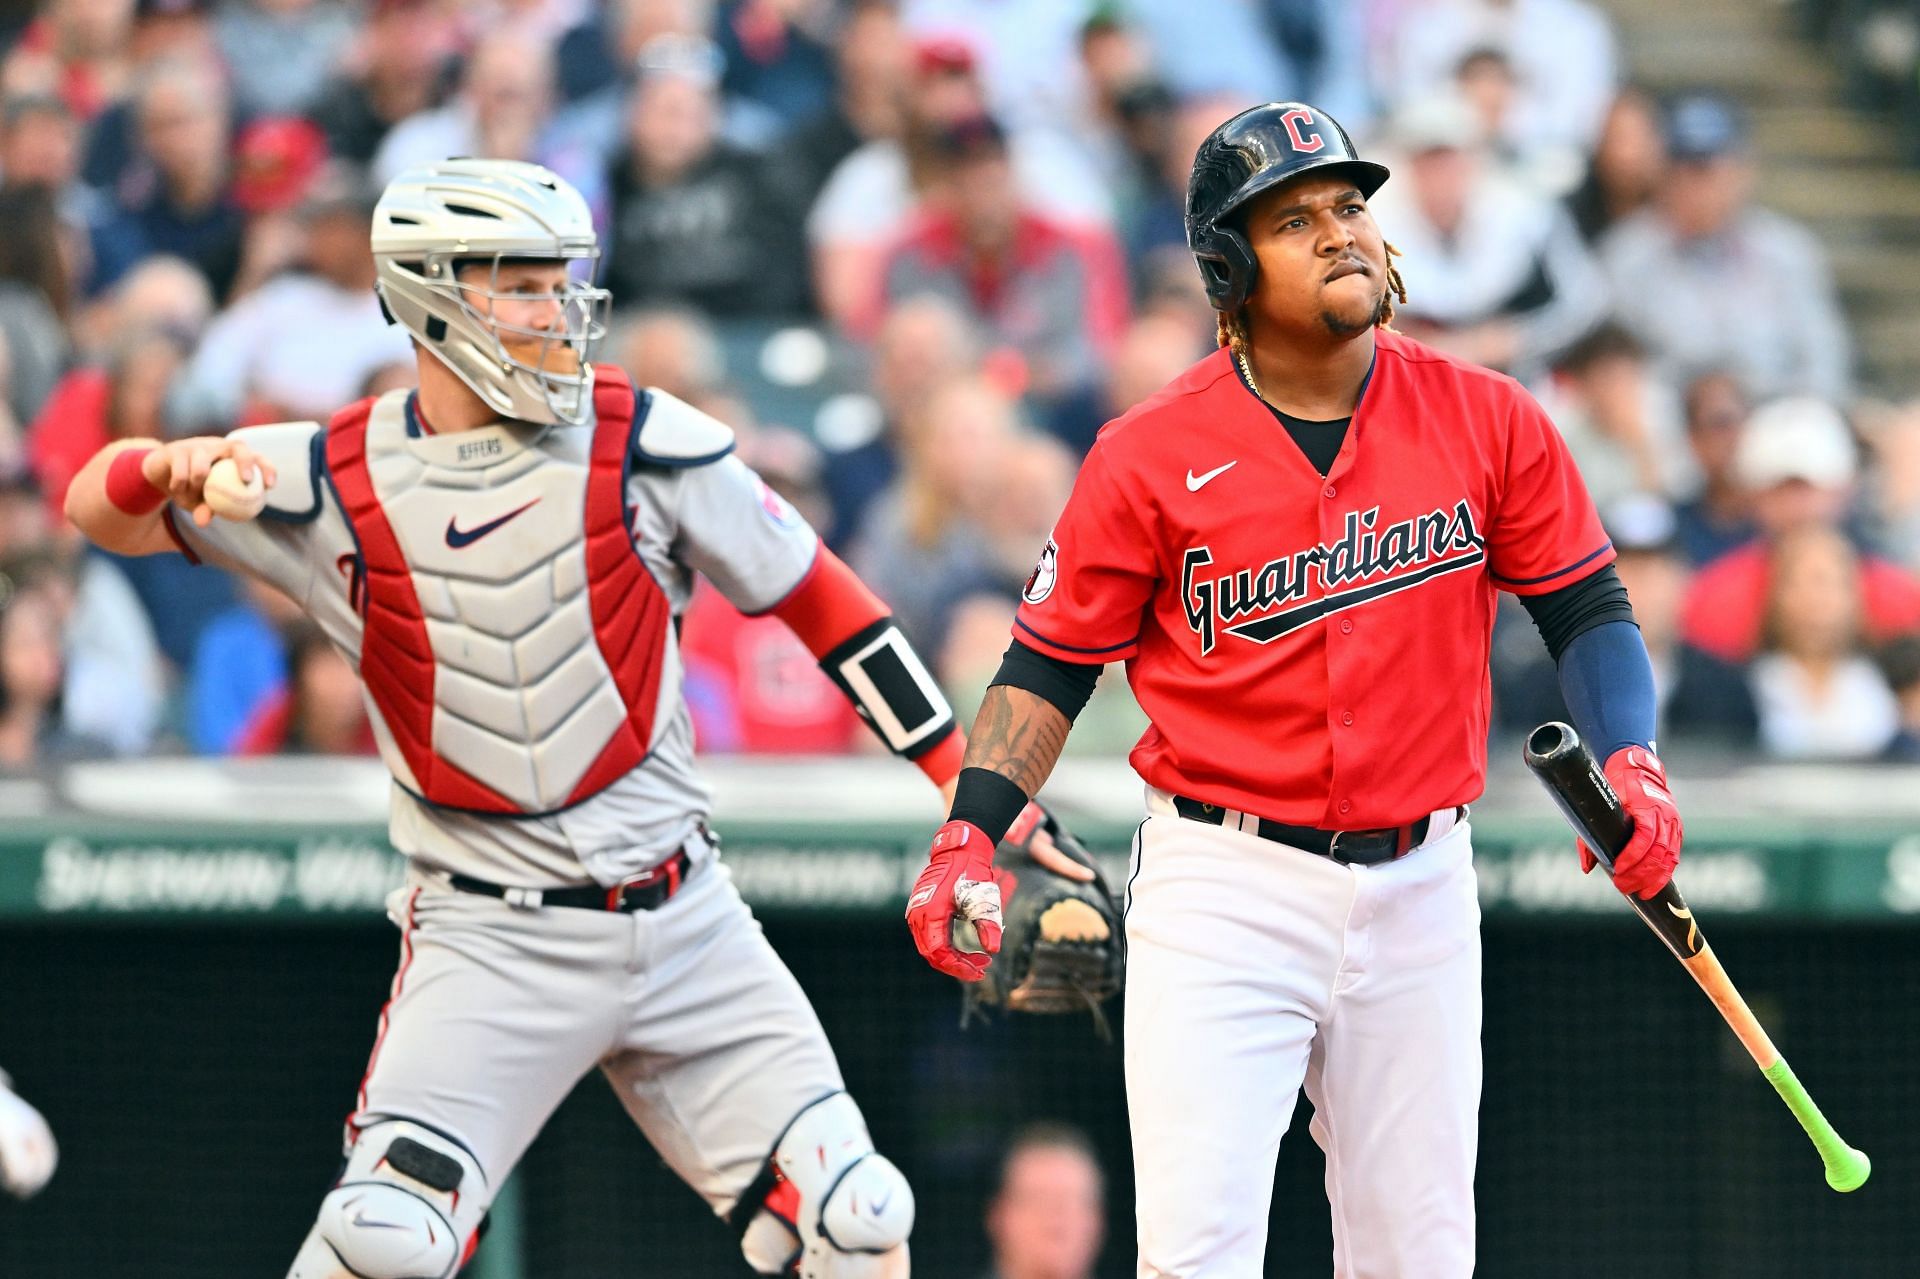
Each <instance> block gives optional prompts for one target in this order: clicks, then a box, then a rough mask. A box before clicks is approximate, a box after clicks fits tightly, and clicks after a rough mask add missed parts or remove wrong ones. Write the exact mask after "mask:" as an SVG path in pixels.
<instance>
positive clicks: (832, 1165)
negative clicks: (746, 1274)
mask: <svg viewBox="0 0 1920 1279" xmlns="http://www.w3.org/2000/svg"><path fill="white" fill-rule="evenodd" d="M733 1217H734V1221H735V1223H736V1224H737V1225H739V1227H740V1229H741V1238H740V1247H741V1251H742V1252H744V1253H745V1254H746V1258H747V1261H748V1262H749V1264H751V1265H752V1266H753V1268H754V1269H755V1270H757V1271H759V1272H760V1273H761V1274H786V1275H798V1276H800V1277H801V1279H907V1276H908V1275H909V1274H910V1273H911V1267H910V1264H909V1262H908V1259H907V1235H908V1234H909V1233H910V1232H911V1231H912V1229H913V1190H912V1189H911V1188H910V1187H909V1186H908V1185H907V1179H906V1178H905V1177H903V1176H901V1175H900V1170H899V1169H898V1168H896V1167H894V1166H893V1163H892V1161H891V1160H889V1159H888V1158H887V1157H886V1156H885V1155H882V1154H880V1153H879V1152H878V1151H876V1150H874V1148H873V1139H872V1138H871V1137H870V1136H868V1134H867V1123H866V1120H865V1119H863V1118H862V1117H861V1115H860V1108H859V1107H858V1106H856V1105H855V1104H854V1101H853V1098H851V1097H849V1096H848V1095H847V1094H846V1093H843V1092H840V1093H833V1094H831V1095H829V1096H827V1097H823V1098H821V1099H820V1100H819V1101H817V1102H814V1103H813V1104H812V1105H811V1106H808V1107H807V1108H806V1109H805V1110H803V1111H801V1112H800V1113H799V1115H797V1116H796V1117H795V1118H794V1120H793V1122H792V1123H790V1124H788V1125H787V1131H786V1132H785V1133H784V1134H782V1135H781V1138H780V1140H779V1142H778V1143H777V1144H776V1145H775V1146H774V1150H773V1159H772V1161H771V1163H770V1164H769V1165H768V1172H767V1174H766V1175H764V1176H763V1177H762V1178H761V1179H760V1180H758V1181H756V1182H755V1184H754V1186H753V1187H752V1188H750V1189H749V1190H748V1192H747V1193H746V1194H745V1195H743V1196H742V1197H741V1201H740V1203H739V1205H738V1206H736V1207H735V1209H734V1212H733Z"/></svg>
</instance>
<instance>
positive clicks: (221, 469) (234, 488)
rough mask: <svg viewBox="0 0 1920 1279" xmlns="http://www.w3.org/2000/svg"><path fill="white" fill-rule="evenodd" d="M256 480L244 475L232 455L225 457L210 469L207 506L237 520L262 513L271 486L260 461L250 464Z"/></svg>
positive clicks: (206, 494) (204, 493) (227, 518)
mask: <svg viewBox="0 0 1920 1279" xmlns="http://www.w3.org/2000/svg"><path fill="white" fill-rule="evenodd" d="M250 467H251V470H252V472H253V481H252V483H248V482H247V481H245V480H243V479H241V478H240V468H239V467H238V466H236V465H235V464H234V461H233V459H232V458H230V457H223V458H221V459H220V460H219V461H218V462H215V463H214V464H213V466H212V467H211V468H209V469H208V471H207V483H206V486H205V487H204V488H203V489H202V490H201V492H202V494H203V495H204V496H205V498H206V502H207V507H208V509H209V510H211V511H212V512H213V513H214V514H215V515H218V516H219V517H220V518H221V519H223V520H233V521H235V522H236V523H238V522H242V521H246V520H250V519H252V518H253V517H254V516H256V515H258V514H260V512H261V510H262V509H263V508H264V507H265V506H266V504H267V486H266V482H265V481H264V480H263V479H262V478H261V474H260V464H259V463H258V462H254V463H251V464H250Z"/></svg>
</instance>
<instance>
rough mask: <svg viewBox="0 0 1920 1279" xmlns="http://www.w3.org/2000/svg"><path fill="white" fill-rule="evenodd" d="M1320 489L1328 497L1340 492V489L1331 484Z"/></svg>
mask: <svg viewBox="0 0 1920 1279" xmlns="http://www.w3.org/2000/svg"><path fill="white" fill-rule="evenodd" d="M1320 491H1321V493H1323V494H1325V495H1326V496H1327V497H1332V496H1333V495H1334V494H1336V493H1338V492H1339V491H1340V490H1338V489H1336V488H1334V487H1333V485H1331V484H1329V485H1327V486H1326V487H1325V488H1323V489H1321V490H1320Z"/></svg>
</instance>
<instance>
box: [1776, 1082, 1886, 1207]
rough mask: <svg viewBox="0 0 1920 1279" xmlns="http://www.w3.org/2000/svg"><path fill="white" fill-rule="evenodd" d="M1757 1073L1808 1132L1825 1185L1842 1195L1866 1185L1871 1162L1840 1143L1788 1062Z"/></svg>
mask: <svg viewBox="0 0 1920 1279" xmlns="http://www.w3.org/2000/svg"><path fill="white" fill-rule="evenodd" d="M1760 1073H1761V1074H1763V1075H1765V1076H1766V1077H1767V1082H1768V1083H1770V1084H1772V1085H1773V1089H1774V1091H1775V1092H1777V1093H1779V1094H1780V1100H1782V1101H1784V1102H1786V1103H1787V1109H1788V1110H1791V1111H1792V1112H1793V1117H1794V1118H1795V1119H1798V1120H1799V1121H1800V1126H1801V1127H1802V1128H1805V1129H1806V1130H1807V1136H1809V1137H1811V1138H1813V1148H1814V1149H1815V1150H1818V1151H1819V1152H1820V1161H1821V1162H1822V1163H1824V1164H1826V1166H1827V1184H1828V1185H1829V1186H1832V1187H1833V1188H1834V1189H1835V1190H1838V1191H1839V1192H1840V1193H1841V1194H1845V1193H1847V1192H1848V1191H1849V1190H1858V1189H1860V1187H1862V1186H1864V1185H1866V1184H1867V1177H1868V1175H1869V1174H1870V1173H1872V1171H1873V1161H1872V1160H1871V1159H1869V1158H1867V1154H1866V1152H1865V1151H1864V1150H1855V1149H1854V1148H1853V1147H1852V1146H1849V1145H1848V1144H1847V1143H1846V1142H1844V1141H1842V1140H1841V1139H1840V1134H1839V1133H1837V1132H1835V1131H1834V1130H1833V1125H1832V1124H1830V1123H1828V1122H1827V1117H1826V1116H1825V1115H1823V1114H1821V1113H1820V1107H1818V1106H1816V1105H1814V1104H1813V1098H1812V1097H1809V1096H1808V1095H1807V1089H1806V1086H1805V1085H1803V1084H1802V1083H1801V1082H1800V1080H1799V1077H1798V1076H1796V1075H1795V1074H1794V1073H1793V1067H1791V1066H1789V1065H1787V1059H1786V1058H1785V1057H1782V1058H1780V1059H1779V1060H1777V1061H1775V1062H1774V1063H1773V1065H1771V1066H1768V1067H1767V1068H1766V1069H1765V1070H1763V1071H1761V1072H1760Z"/></svg>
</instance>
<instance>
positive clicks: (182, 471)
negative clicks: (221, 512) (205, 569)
mask: <svg viewBox="0 0 1920 1279" xmlns="http://www.w3.org/2000/svg"><path fill="white" fill-rule="evenodd" d="M226 457H230V458H232V459H233V464H234V465H235V466H236V467H238V468H239V470H240V478H241V479H243V480H250V479H251V478H252V477H253V476H254V475H255V474H258V475H259V476H260V477H261V478H262V479H263V480H264V481H265V482H266V485H267V487H268V488H272V487H273V485H274V482H275V481H276V480H277V479H278V478H279V475H278V473H277V472H276V471H275V470H274V468H273V464H272V463H270V462H268V461H267V460H266V459H265V458H263V457H261V456H260V455H259V454H258V453H255V452H254V451H253V450H252V449H250V448H248V447H247V446H246V445H245V444H243V443H241V442H240V441H238V440H234V439H230V438H227V437H225V436H219V435H196V436H191V437H189V438H187V439H184V440H174V441H173V442H171V443H169V444H162V445H161V446H160V447H158V448H156V449H154V450H152V451H151V452H149V453H148V454H147V455H146V457H144V458H142V459H141V462H140V472H141V474H143V475H144V476H146V478H147V483H149V484H151V485H153V487H155V488H157V489H159V490H160V491H161V492H163V493H165V494H166V495H167V496H168V497H169V498H170V499H172V501H173V504H174V505H175V506H178V507H179V508H180V509H181V510H183V511H188V512H191V513H192V515H193V522H194V523H195V524H198V525H200V526H201V527H202V528H204V527H206V526H207V525H208V524H211V523H212V522H213V508H212V507H211V506H208V505H207V499H206V489H207V473H208V472H209V471H211V470H212V469H213V464H214V463H215V462H218V461H219V460H220V459H221V458H226Z"/></svg>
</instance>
